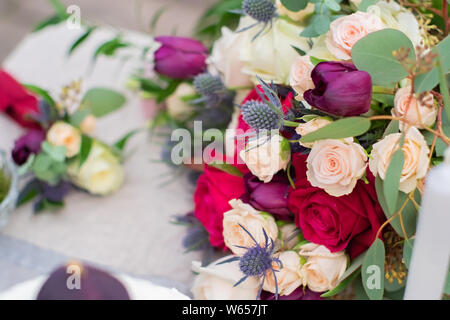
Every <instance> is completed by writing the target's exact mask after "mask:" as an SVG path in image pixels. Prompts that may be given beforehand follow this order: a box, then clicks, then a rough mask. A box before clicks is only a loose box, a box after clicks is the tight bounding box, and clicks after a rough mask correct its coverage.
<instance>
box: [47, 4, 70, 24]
mask: <svg viewBox="0 0 450 320" xmlns="http://www.w3.org/2000/svg"><path fill="white" fill-rule="evenodd" d="M50 3H51V5H52V6H53V9H55V11H56V14H57V15H58V16H59V17H60V18H61V19H65V18H67V17H68V16H69V14H68V13H67V11H66V7H65V6H64V4H63V3H62V2H61V1H60V0H50Z"/></svg>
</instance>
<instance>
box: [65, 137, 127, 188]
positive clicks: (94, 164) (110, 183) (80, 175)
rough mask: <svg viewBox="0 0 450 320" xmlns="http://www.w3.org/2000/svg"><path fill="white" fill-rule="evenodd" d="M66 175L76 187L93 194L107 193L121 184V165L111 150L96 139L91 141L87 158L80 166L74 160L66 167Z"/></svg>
mask: <svg viewBox="0 0 450 320" xmlns="http://www.w3.org/2000/svg"><path fill="white" fill-rule="evenodd" d="M67 175H68V176H69V178H70V180H71V181H72V182H73V183H74V184H75V185H76V186H78V187H80V188H83V189H85V190H87V191H89V192H90V193H92V194H95V195H107V194H110V193H113V192H115V191H117V190H118V189H119V188H120V187H121V186H122V184H123V181H124V172H123V167H122V165H121V163H120V161H119V159H118V158H117V156H116V155H114V154H113V153H112V151H111V150H110V149H109V148H108V147H106V146H105V145H103V144H102V143H100V142H98V141H93V144H92V147H91V151H90V152H89V155H88V158H87V159H86V161H85V162H84V163H83V165H82V166H81V168H80V167H79V162H78V161H74V162H73V163H71V164H70V165H69V166H68V168H67Z"/></svg>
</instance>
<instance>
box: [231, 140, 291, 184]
mask: <svg viewBox="0 0 450 320" xmlns="http://www.w3.org/2000/svg"><path fill="white" fill-rule="evenodd" d="M239 155H240V157H241V159H242V160H244V162H245V164H246V165H247V167H248V168H249V169H250V171H251V172H252V173H253V174H254V175H255V176H257V177H258V178H259V180H261V181H264V182H265V183H268V182H270V181H271V180H272V178H273V175H274V174H276V173H277V172H278V171H280V170H282V169H283V170H286V168H287V165H288V163H289V160H290V159H289V156H290V148H289V143H288V141H287V140H286V139H285V138H283V137H282V136H281V135H279V134H278V133H277V134H274V135H272V136H271V137H269V136H265V135H263V136H261V137H260V138H258V139H254V140H250V141H249V142H248V143H247V145H246V146H245V149H244V150H241V152H240V153H239Z"/></svg>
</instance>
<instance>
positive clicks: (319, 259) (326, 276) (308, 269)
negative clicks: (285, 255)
mask: <svg viewBox="0 0 450 320" xmlns="http://www.w3.org/2000/svg"><path fill="white" fill-rule="evenodd" d="M299 255H300V256H303V257H307V260H306V263H305V264H304V265H303V268H302V272H301V275H302V278H303V285H307V286H308V288H309V289H310V290H312V291H315V292H324V291H328V290H332V289H334V288H336V286H337V285H338V284H339V279H340V278H341V277H342V275H343V274H344V272H345V270H346V269H347V256H346V255H345V253H344V251H340V252H336V253H331V252H330V250H328V249H327V248H326V247H325V246H319V245H317V244H314V243H308V244H305V245H303V246H302V247H301V250H300V252H299Z"/></svg>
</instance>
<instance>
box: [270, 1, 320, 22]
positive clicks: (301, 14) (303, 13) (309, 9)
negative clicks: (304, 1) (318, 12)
mask: <svg viewBox="0 0 450 320" xmlns="http://www.w3.org/2000/svg"><path fill="white" fill-rule="evenodd" d="M276 5H277V10H278V13H279V14H280V15H285V16H288V17H289V18H290V19H292V20H294V21H297V22H302V21H303V20H305V18H306V17H307V16H309V15H310V14H312V13H313V12H314V4H313V3H308V5H307V6H306V8H305V9H303V10H300V11H298V12H293V11H291V10H288V9H287V8H286V7H285V6H283V4H282V3H281V0H277V2H276Z"/></svg>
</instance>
